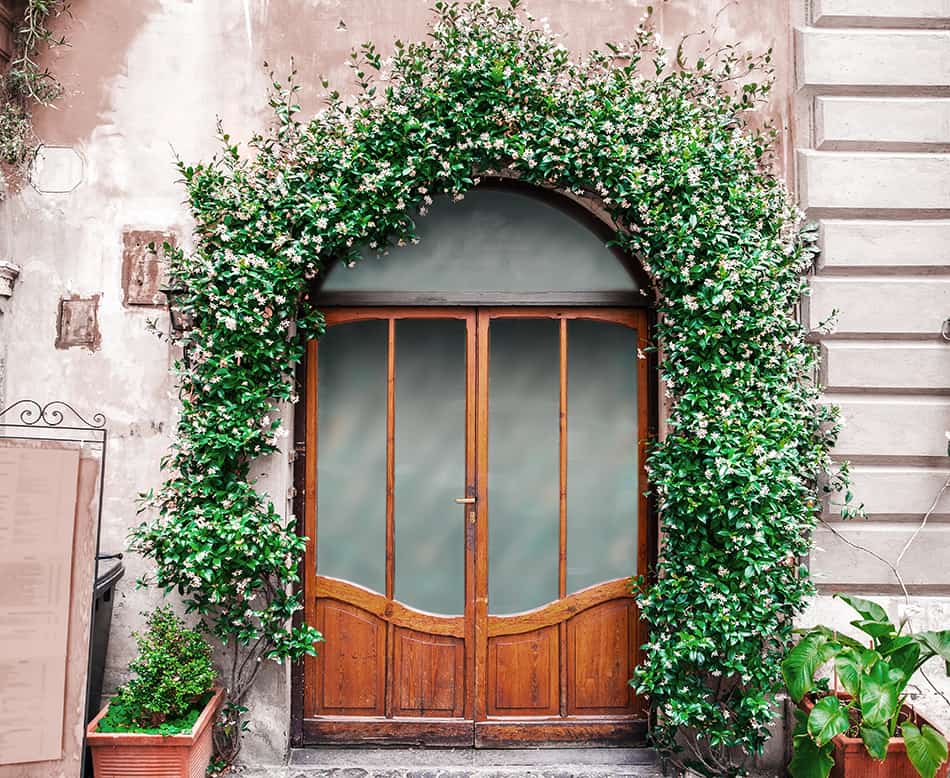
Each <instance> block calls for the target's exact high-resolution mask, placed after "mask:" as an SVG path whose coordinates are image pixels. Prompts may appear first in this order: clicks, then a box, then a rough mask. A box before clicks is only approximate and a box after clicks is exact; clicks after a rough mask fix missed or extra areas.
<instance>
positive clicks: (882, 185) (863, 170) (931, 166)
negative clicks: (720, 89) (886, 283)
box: [798, 39, 950, 211]
mask: <svg viewBox="0 0 950 778" xmlns="http://www.w3.org/2000/svg"><path fill="white" fill-rule="evenodd" d="M947 44H948V50H950V39H948V41H947ZM798 174H799V182H800V191H801V202H802V207H803V208H821V209H840V210H848V211H854V210H872V211H873V210H898V209H899V210H912V211H914V210H916V211H927V210H935V209H944V210H950V154H897V153H894V154H885V153H864V154H862V153H857V152H852V153H848V152H833V151H804V150H799V152H798Z"/></svg>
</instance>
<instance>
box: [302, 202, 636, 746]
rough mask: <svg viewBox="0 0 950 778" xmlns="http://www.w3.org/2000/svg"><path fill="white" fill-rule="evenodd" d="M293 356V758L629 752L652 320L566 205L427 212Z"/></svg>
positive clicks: (342, 295) (589, 227) (594, 234)
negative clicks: (490, 749) (297, 685)
mask: <svg viewBox="0 0 950 778" xmlns="http://www.w3.org/2000/svg"><path fill="white" fill-rule="evenodd" d="M418 224H419V234H420V237H421V242H420V243H419V245H416V246H408V247H404V248H398V249H394V250H393V251H392V256H390V257H383V258H380V257H377V256H375V255H370V254H368V255H367V256H366V257H365V258H364V259H363V261H361V262H360V263H358V264H357V265H356V267H355V268H352V269H350V268H346V267H343V266H339V267H337V268H335V269H334V270H333V271H332V272H331V273H330V274H329V276H328V277H327V279H326V280H325V282H324V283H323V285H322V287H321V288H320V289H319V290H318V291H317V294H318V295H319V299H320V303H321V307H322V309H323V310H325V312H326V314H327V324H328V329H327V332H326V334H325V335H324V336H323V338H321V340H320V342H319V343H317V342H313V343H311V344H310V346H309V348H308V354H307V364H306V376H307V381H306V421H305V428H306V447H305V451H304V457H303V465H302V466H301V467H302V469H303V471H304V472H305V484H306V486H305V490H304V491H305V494H304V499H303V508H304V510H303V513H304V532H305V534H306V535H307V536H308V537H309V538H310V539H311V542H310V544H309V546H308V552H307V557H306V562H305V565H306V574H305V604H306V605H305V618H306V619H307V620H308V621H309V622H310V623H312V624H314V625H315V626H316V627H317V628H318V629H320V631H321V632H322V633H323V634H324V636H325V637H326V641H327V642H326V643H323V644H321V646H320V651H319V656H318V657H316V658H308V659H307V660H306V661H305V664H304V673H303V675H304V678H303V688H302V694H303V699H302V703H301V718H302V722H301V734H302V741H303V742H307V743H326V742H352V743H361V742H362V743H365V742H388V743H424V744H431V745H436V744H440V745H472V744H476V745H510V744H515V743H523V744H531V743H549V742H583V743H588V744H596V743H602V744H606V743H616V742H630V741H631V740H633V741H636V740H637V739H640V738H642V737H643V734H644V732H645V716H646V707H645V705H644V704H643V703H642V701H641V700H640V699H638V698H637V697H636V696H635V695H634V693H633V691H632V690H631V689H630V688H629V687H628V686H627V684H626V681H627V679H628V678H629V677H630V675H631V671H632V668H633V666H634V664H635V663H636V662H637V659H638V646H639V645H640V644H641V643H642V642H643V640H642V634H641V624H640V620H639V614H638V611H637V607H636V604H635V602H634V599H633V597H632V594H631V586H630V580H629V579H630V577H631V576H632V575H637V574H646V572H647V565H648V560H649V558H650V548H649V540H648V539H649V537H650V534H651V533H650V532H649V531H648V530H649V521H650V520H649V516H648V507H647V502H646V498H645V497H644V496H643V492H644V490H645V488H646V487H645V474H644V469H643V461H644V442H645V440H646V438H647V436H648V424H649V422H648V419H649V418H650V400H649V394H650V391H649V383H650V382H649V380H648V371H647V363H646V360H645V359H643V358H640V357H639V356H638V354H640V355H642V350H643V349H644V348H645V347H646V343H647V330H648V308H647V302H648V300H649V298H648V297H647V296H646V295H645V294H644V292H643V290H644V280H643V277H642V275H641V274H640V273H639V271H638V269H637V268H636V267H632V266H631V265H630V264H629V263H628V262H627V260H626V258H625V257H623V256H621V255H619V254H618V253H617V252H614V251H613V250H611V249H609V248H608V247H606V246H605V244H604V235H603V233H601V232H600V231H599V228H598V227H597V225H596V224H591V223H589V221H588V219H587V218H586V216H585V215H584V214H583V213H582V212H580V209H577V208H576V206H573V205H572V204H570V203H567V204H565V203H562V202H560V200H559V199H558V200H552V199H551V198H550V197H538V196H537V195H536V194H535V193H534V192H532V191H528V190H525V189H522V188H515V187H511V186H506V187H504V188H499V187H480V188H478V189H475V190H473V191H472V192H470V193H469V194H468V195H467V196H466V198H465V201H464V202H462V203H458V204H452V203H449V202H447V201H444V202H443V201H440V200H437V201H436V202H435V203H433V204H432V213H431V214H430V215H428V216H426V217H425V218H422V219H420V220H419V223H418Z"/></svg>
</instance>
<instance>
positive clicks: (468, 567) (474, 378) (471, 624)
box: [462, 311, 478, 735]
mask: <svg viewBox="0 0 950 778" xmlns="http://www.w3.org/2000/svg"><path fill="white" fill-rule="evenodd" d="M477 338H478V333H477V320H476V313H475V311H471V312H470V313H469V315H468V316H466V317H465V496H466V497H474V498H475V499H476V504H475V505H474V506H471V508H470V506H468V505H464V506H462V507H463V508H464V510H463V511H462V521H463V522H464V527H465V533H464V535H465V679H466V683H465V687H466V688H465V706H464V707H465V710H464V716H465V718H467V719H474V718H475V684H474V683H473V679H474V676H475V598H476V588H475V587H476V583H475V553H476V532H477V524H472V523H471V522H469V520H468V517H469V510H475V511H476V517H477V515H478V514H477V511H478V504H477V501H478V475H477V472H476V444H475V435H476V423H475V413H476V412H475V403H476V392H477V386H478V373H477V361H478V358H477V354H476V344H477V342H478V341H477ZM473 735H474V733H473Z"/></svg>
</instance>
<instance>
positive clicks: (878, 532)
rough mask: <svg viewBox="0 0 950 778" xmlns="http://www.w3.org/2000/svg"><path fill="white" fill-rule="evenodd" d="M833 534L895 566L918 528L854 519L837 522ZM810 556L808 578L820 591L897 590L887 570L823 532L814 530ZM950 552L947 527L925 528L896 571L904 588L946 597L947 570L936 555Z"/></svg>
mask: <svg viewBox="0 0 950 778" xmlns="http://www.w3.org/2000/svg"><path fill="white" fill-rule="evenodd" d="M833 526H834V528H835V530H836V531H837V532H838V533H840V535H842V536H843V537H844V538H845V539H846V540H848V541H850V542H851V543H854V544H856V545H859V546H862V547H863V548H866V549H869V550H870V551H872V552H873V553H874V554H877V555H878V556H880V557H881V558H883V559H885V560H887V561H888V562H889V563H891V564H894V563H895V562H896V561H897V557H898V555H899V554H900V552H901V549H902V548H903V547H904V544H905V543H906V542H907V541H908V540H909V539H910V537H911V535H913V533H914V531H915V530H916V529H917V525H916V524H915V523H913V522H902V523H895V524H892V523H890V522H866V521H862V520H861V519H856V520H853V521H849V522H837V523H835V524H834V525H833ZM814 537H815V545H814V548H813V549H812V554H811V577H812V579H813V580H814V581H815V583H816V584H819V585H821V586H824V587H841V586H849V587H867V590H868V591H874V590H875V589H877V590H879V591H880V590H881V588H883V587H893V586H897V578H896V577H895V576H894V573H893V572H891V570H890V569H889V568H888V566H887V565H886V564H885V563H884V562H882V561H880V560H879V559H877V558H875V557H874V556H873V555H872V554H869V553H868V552H867V551H865V550H862V549H859V548H854V547H853V546H851V545H849V544H848V543H847V542H845V541H844V540H842V539H841V538H839V537H837V536H836V535H835V534H833V533H832V531H831V530H829V529H828V528H827V527H826V526H819V527H818V529H816V530H815V536H814ZM946 548H950V524H928V525H927V526H926V527H925V528H924V529H923V530H922V531H921V533H920V534H919V535H918V536H917V538H916V539H915V541H914V542H913V544H912V545H911V546H910V548H909V549H908V550H907V553H906V554H905V556H904V559H903V560H902V563H901V566H900V572H901V577H902V578H903V579H904V583H905V584H906V585H907V586H914V587H917V588H918V589H919V590H923V591H929V592H938V591H941V592H946V593H948V594H950V566H948V565H947V557H946V554H942V553H935V551H936V550H937V549H946Z"/></svg>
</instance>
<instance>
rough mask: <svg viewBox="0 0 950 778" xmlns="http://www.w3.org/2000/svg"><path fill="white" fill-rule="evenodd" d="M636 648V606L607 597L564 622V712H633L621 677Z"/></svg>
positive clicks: (629, 671)
mask: <svg viewBox="0 0 950 778" xmlns="http://www.w3.org/2000/svg"><path fill="white" fill-rule="evenodd" d="M636 652H637V607H636V604H635V603H634V602H633V601H632V600H630V599H624V600H612V601H610V602H605V603H602V604H601V605H596V606H594V607H593V608H590V609H589V610H586V611H584V612H583V613H579V614H578V615H576V616H573V617H572V618H571V619H569V620H568V622H567V713H568V715H579V716H590V715H597V714H615V715H623V714H631V713H636V712H637V708H636V695H635V694H634V691H633V689H632V688H631V687H630V686H629V685H628V684H627V681H628V680H629V679H630V677H631V676H632V675H633V666H634V664H635V659H636Z"/></svg>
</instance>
